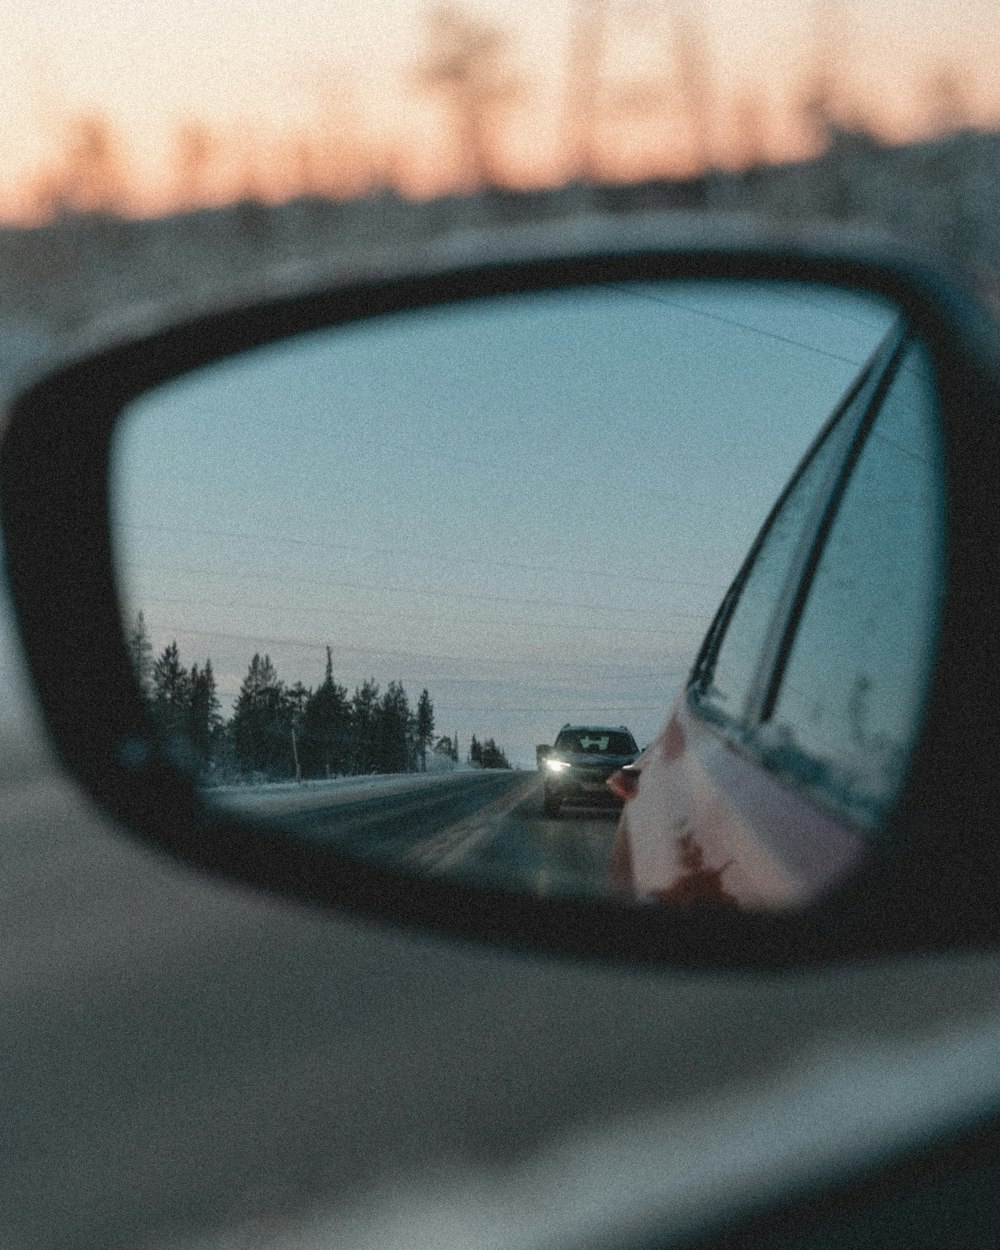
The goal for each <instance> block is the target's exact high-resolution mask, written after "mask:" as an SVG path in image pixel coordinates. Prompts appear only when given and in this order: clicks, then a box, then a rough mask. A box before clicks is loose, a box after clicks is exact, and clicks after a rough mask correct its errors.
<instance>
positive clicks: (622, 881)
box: [611, 329, 945, 908]
mask: <svg viewBox="0 0 1000 1250" xmlns="http://www.w3.org/2000/svg"><path fill="white" fill-rule="evenodd" d="M928 369H929V365H928V362H927V360H926V357H925V355H924V353H923V350H922V349H921V348H920V347H919V346H918V345H917V344H915V343H914V342H912V341H911V340H909V339H907V337H906V336H905V334H904V333H903V332H902V330H901V329H900V330H897V331H896V332H894V333H893V334H892V335H890V336H889V338H888V339H887V340H886V341H885V342H884V343H883V344H882V346H881V348H880V350H879V352H878V353H876V356H875V358H874V359H873V360H872V361H871V362H870V364H869V366H868V367H867V369H866V370H864V371H863V372H862V374H861V375H860V376H859V378H858V380H857V382H856V383H855V386H854V387H853V388H852V391H851V392H850V393H849V395H848V396H847V397H845V400H844V402H843V403H842V405H841V406H840V408H839V409H838V411H837V412H836V413H835V414H834V416H833V418H832V419H831V421H830V422H829V423H828V425H827V427H826V429H825V430H824V431H823V433H822V434H821V436H820V438H819V439H818V440H817V443H816V445H815V446H814V448H813V450H812V452H811V454H810V455H809V456H808V457H807V458H806V460H805V462H804V464H803V466H802V468H801V469H800V470H799V471H798V473H797V474H796V475H795V477H794V478H793V480H792V482H791V483H790V484H789V486H788V488H787V489H786V491H785V493H784V494H783V496H782V498H781V499H780V500H779V502H778V504H777V506H776V507H775V509H774V511H773V512H772V515H771V517H770V518H769V520H768V522H767V524H766V525H765V527H764V529H763V531H762V534H761V536H760V538H759V539H758V541H757V543H756V544H755V546H754V549H753V551H752V552H751V554H750V556H749V558H748V560H747V562H746V564H745V566H744V568H743V569H742V570H741V572H740V574H739V576H738V577H737V578H736V580H735V582H734V583H733V586H732V588H731V589H730V591H729V593H728V594H727V596H726V599H725V600H724V602H723V605H722V607H721V608H720V610H719V613H718V614H717V617H716V620H715V622H714V624H713V626H712V628H711V630H710V631H709V634H708V636H707V638H706V641H705V643H704V645H703V648H702V651H701V654H700V655H699V657H698V660H697V662H696V664H695V667H694V670H693V673H692V677H691V680H690V683H689V685H688V688H687V690H686V691H685V693H684V695H683V696H682V697H681V698H680V699H679V700H678V702H677V704H676V706H675V708H674V711H673V713H672V715H671V717H670V720H669V721H668V723H667V726H666V728H665V729H664V731H663V733H662V734H661V735H660V736H659V738H658V739H657V741H656V742H655V743H654V744H653V746H652V747H650V749H649V750H648V751H647V752H646V754H645V756H644V757H643V760H642V761H641V774H640V780H639V784H638V787H637V790H636V792H635V794H634V795H633V797H632V798H631V799H630V800H629V802H628V804H627V806H626V808H625V811H624V813H623V817H622V824H621V827H620V829H619V835H618V839H617V843H616V849H615V854H614V857H613V863H612V879H611V883H612V886H613V887H615V888H618V889H626V890H629V891H630V892H632V893H634V894H637V895H639V896H640V897H644V898H650V899H659V900H661V901H666V902H670V901H699V900H700V901H705V900H714V901H716V902H728V903H739V904H741V905H744V906H752V907H770V908H773V907H793V906H798V905H801V904H803V903H804V902H806V901H807V900H809V899H811V898H814V897H816V896H817V895H818V894H820V893H822V892H823V891H824V890H825V889H827V888H829V886H831V885H832V884H833V883H834V882H835V881H838V880H840V879H842V878H843V877H844V876H845V874H847V873H849V872H850V871H851V869H852V868H853V867H854V866H856V865H857V864H858V863H859V862H860V861H861V860H862V859H863V858H864V856H865V855H866V853H867V851H868V849H869V848H870V847H871V845H872V843H873V841H877V840H879V839H880V838H882V837H883V834H884V826H885V821H886V818H887V814H888V813H889V812H890V811H891V810H892V807H893V805H894V804H895V802H896V800H897V798H898V796H899V794H900V792H901V790H902V787H903V786H904V784H905V780H906V773H907V764H908V761H909V759H910V757H911V755H912V751H913V748H914V746H915V744H916V736H917V732H918V727H919V725H920V724H921V713H922V709H923V703H924V699H925V696H926V693H927V683H928V679H929V674H930V671H931V667H932V660H933V651H934V642H935V636H936V625H937V621H938V617H939V611H940V603H939V599H940V590H941V587H942V585H943V582H944V579H943V573H942V570H943V561H944V559H945V553H944V550H943V524H942V521H941V517H942V505H943V496H942V482H943V470H942V464H941V452H940V448H939V446H938V442H937V437H938V436H937V433H936V429H937V427H936V423H935V413H934V410H933V405H932V403H931V400H930V397H931V396H932V395H933V388H932V386H931V385H930V379H929V376H928Z"/></svg>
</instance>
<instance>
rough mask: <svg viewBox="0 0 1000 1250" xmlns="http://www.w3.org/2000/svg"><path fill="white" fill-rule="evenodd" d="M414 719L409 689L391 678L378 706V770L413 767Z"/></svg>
mask: <svg viewBox="0 0 1000 1250" xmlns="http://www.w3.org/2000/svg"><path fill="white" fill-rule="evenodd" d="M411 719H412V718H411V716H410V705H409V701H408V700H407V697H406V691H405V690H404V689H403V687H402V685H401V684H400V683H399V682H398V681H391V682H389V685H388V686H387V688H386V692H385V694H384V695H383V696H382V699H381V702H380V703H379V708H378V739H377V748H376V764H375V767H376V771H377V772H380V773H403V772H408V771H409V768H410V725H411Z"/></svg>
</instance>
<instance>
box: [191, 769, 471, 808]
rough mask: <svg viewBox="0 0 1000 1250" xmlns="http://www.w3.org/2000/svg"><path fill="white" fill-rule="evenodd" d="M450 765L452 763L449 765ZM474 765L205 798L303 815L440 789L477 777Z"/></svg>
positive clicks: (219, 791) (287, 784) (219, 789)
mask: <svg viewBox="0 0 1000 1250" xmlns="http://www.w3.org/2000/svg"><path fill="white" fill-rule="evenodd" d="M449 763H450V761H449ZM481 771H482V770H481V769H479V768H477V767H476V766H475V765H472V764H453V765H452V766H451V768H446V769H436V770H433V771H428V772H426V773H370V774H366V775H364V776H355V777H332V778H330V779H329V780H325V779H322V780H315V781H275V782H265V783H262V784H260V785H236V786H210V787H206V788H205V790H204V791H203V794H204V796H205V798H206V799H207V800H208V801H209V802H211V803H214V804H217V805H218V806H220V807H235V808H243V809H246V808H250V807H252V808H254V809H255V810H256V811H264V812H266V811H282V812H287V811H302V810H306V809H308V808H310V807H314V806H325V805H326V804H328V803H330V802H334V803H336V802H349V801H351V800H352V799H354V798H357V797H358V796H359V795H364V794H371V793H374V792H378V793H390V792H393V791H396V792H405V791H410V790H423V789H427V788H428V787H431V786H436V785H440V784H441V782H442V781H444V780H447V778H449V777H452V776H454V775H456V774H458V773H466V774H468V773H478V772H481Z"/></svg>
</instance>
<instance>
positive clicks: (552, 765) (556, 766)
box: [545, 756, 569, 773]
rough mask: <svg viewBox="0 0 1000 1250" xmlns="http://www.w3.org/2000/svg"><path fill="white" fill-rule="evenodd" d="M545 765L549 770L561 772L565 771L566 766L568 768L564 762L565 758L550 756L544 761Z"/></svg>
mask: <svg viewBox="0 0 1000 1250" xmlns="http://www.w3.org/2000/svg"><path fill="white" fill-rule="evenodd" d="M545 767H546V768H547V769H548V770H549V772H552V773H562V772H565V771H566V769H567V768H569V764H568V763H567V762H566V760H554V759H552V757H551V756H550V757H549V758H548V759H547V760H546V761H545Z"/></svg>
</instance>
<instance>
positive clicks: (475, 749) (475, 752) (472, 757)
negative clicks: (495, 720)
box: [469, 734, 483, 764]
mask: <svg viewBox="0 0 1000 1250" xmlns="http://www.w3.org/2000/svg"><path fill="white" fill-rule="evenodd" d="M482 762H483V750H482V747H481V746H480V745H479V743H478V742H477V741H476V735H475V734H473V735H472V742H471V744H470V745H469V763H470V764H482Z"/></svg>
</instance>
